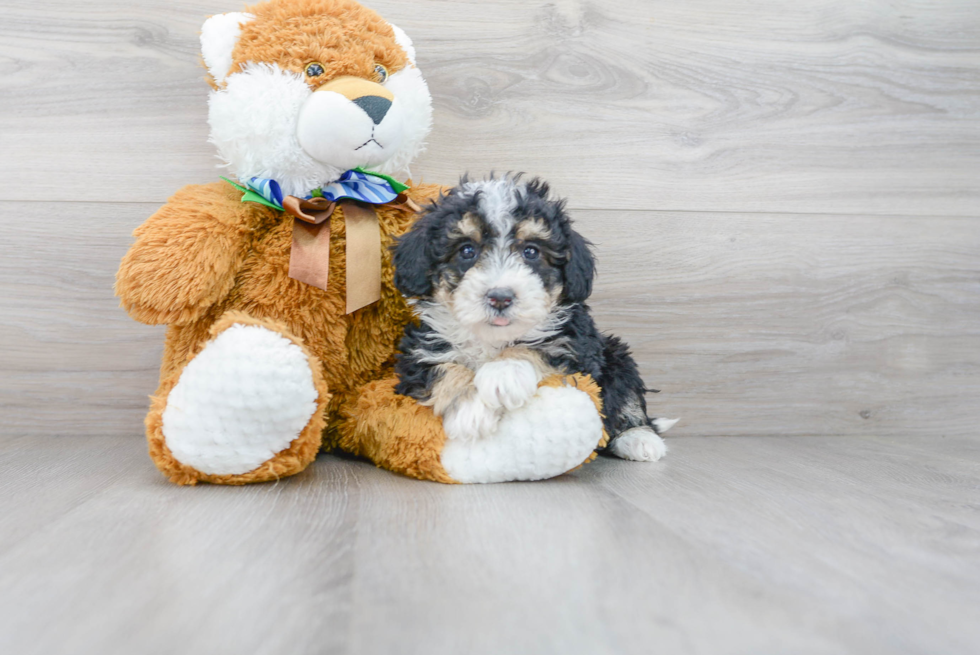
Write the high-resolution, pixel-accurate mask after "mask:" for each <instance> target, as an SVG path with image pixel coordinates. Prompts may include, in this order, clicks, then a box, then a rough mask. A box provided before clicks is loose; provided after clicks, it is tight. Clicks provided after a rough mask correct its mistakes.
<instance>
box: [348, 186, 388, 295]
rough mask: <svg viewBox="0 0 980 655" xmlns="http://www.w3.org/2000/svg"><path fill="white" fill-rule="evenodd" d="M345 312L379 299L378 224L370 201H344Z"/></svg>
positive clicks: (379, 246)
mask: <svg viewBox="0 0 980 655" xmlns="http://www.w3.org/2000/svg"><path fill="white" fill-rule="evenodd" d="M343 208H344V229H345V231H346V232H347V313H348V314H350V313H351V312H355V311H357V310H358V309H360V308H361V307H366V306H367V305H370V304H371V303H373V302H377V301H378V300H381V225H380V223H379V222H378V213H377V212H376V211H375V210H374V207H372V206H371V205H367V204H363V203H359V202H353V201H344V203H343Z"/></svg>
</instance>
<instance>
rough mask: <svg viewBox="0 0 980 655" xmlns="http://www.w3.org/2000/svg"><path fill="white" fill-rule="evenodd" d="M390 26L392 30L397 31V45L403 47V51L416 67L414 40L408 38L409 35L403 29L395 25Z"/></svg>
mask: <svg viewBox="0 0 980 655" xmlns="http://www.w3.org/2000/svg"><path fill="white" fill-rule="evenodd" d="M388 24H389V25H391V29H393V30H394V31H395V43H397V44H398V45H400V46H401V47H402V50H404V51H405V54H406V55H408V60H409V61H410V62H412V65H413V66H414V65H415V46H413V45H412V39H410V38H408V35H407V34H405V30H403V29H402V28H400V27H398V26H397V25H395V24H394V23H388Z"/></svg>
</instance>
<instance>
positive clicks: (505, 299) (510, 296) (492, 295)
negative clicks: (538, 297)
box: [487, 289, 514, 309]
mask: <svg viewBox="0 0 980 655" xmlns="http://www.w3.org/2000/svg"><path fill="white" fill-rule="evenodd" d="M487 302H488V303H490V306H491V307H493V308H494V309H507V308H508V307H510V306H511V305H513V304H514V291H513V290H512V289H490V290H489V291H487Z"/></svg>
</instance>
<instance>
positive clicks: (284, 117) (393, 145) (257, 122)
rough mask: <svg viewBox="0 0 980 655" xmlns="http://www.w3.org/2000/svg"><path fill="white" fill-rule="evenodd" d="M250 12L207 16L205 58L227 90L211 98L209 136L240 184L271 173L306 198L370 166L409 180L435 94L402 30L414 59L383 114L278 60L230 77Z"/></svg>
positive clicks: (391, 84)
mask: <svg viewBox="0 0 980 655" xmlns="http://www.w3.org/2000/svg"><path fill="white" fill-rule="evenodd" d="M247 20H248V16H247V15H246V14H234V15H233V14H223V15H219V16H214V17H212V18H210V19H208V22H207V23H205V26H204V28H203V29H202V33H201V49H202V52H203V53H204V56H205V63H206V64H207V65H208V67H209V70H210V71H211V74H212V77H214V79H215V81H216V82H218V83H219V84H222V86H221V87H220V88H218V89H217V90H214V91H212V92H211V96H210V99H209V101H208V107H209V111H208V124H209V125H210V126H211V135H210V139H209V140H210V142H211V143H213V144H214V145H215V147H216V148H217V150H218V156H219V157H220V158H221V159H222V160H223V161H224V165H225V166H227V167H228V168H229V169H230V172H231V174H232V175H233V176H234V177H237V178H238V179H239V180H243V181H247V180H249V179H251V178H252V177H262V178H272V179H275V180H276V181H278V182H279V185H280V186H281V187H282V190H283V192H284V193H285V194H287V195H296V196H301V197H302V196H304V195H306V194H308V193H309V192H310V191H311V190H312V189H315V188H318V187H320V186H323V185H325V184H328V183H330V182H333V181H335V180H337V179H338V178H339V177H340V175H341V174H342V173H343V172H344V171H346V170H349V169H352V168H356V167H364V168H368V169H371V170H376V171H379V172H381V173H385V174H388V175H392V176H394V177H398V178H401V179H405V178H407V177H409V176H410V171H409V164H410V163H411V162H412V160H413V159H414V158H415V157H417V156H418V155H419V154H420V153H421V152H422V150H423V149H424V141H425V137H426V136H427V135H428V133H429V130H430V129H431V126H432V98H431V95H430V94H429V89H428V87H427V85H426V83H425V80H424V79H423V77H422V74H421V72H420V71H419V69H418V68H416V67H415V65H414V52H415V51H414V48H413V47H412V42H411V40H410V39H409V38H408V36H407V35H405V33H404V32H403V31H401V30H400V29H397V28H394V26H392V27H393V28H394V29H395V37H396V42H397V43H398V44H399V46H400V47H402V48H403V49H404V50H405V52H406V53H407V55H408V56H409V60H410V61H411V62H412V63H410V64H409V65H407V66H406V67H405V68H403V69H402V70H400V71H398V72H396V73H394V74H392V75H390V76H389V77H388V78H387V80H386V81H385V82H384V83H383V86H384V88H385V89H386V91H387V92H388V93H390V94H391V95H393V96H394V97H393V99H392V100H391V105H390V107H388V108H387V111H385V112H384V113H383V115H382V114H380V113H375V115H374V116H372V115H370V114H369V113H368V110H367V109H364V108H362V106H363V103H362V104H358V103H356V102H355V101H352V100H350V99H348V98H347V97H345V96H344V95H341V94H340V93H334V92H332V91H319V92H314V90H313V89H311V88H310V86H309V85H308V84H307V81H306V79H305V78H304V76H303V75H299V74H296V73H292V72H290V71H286V70H283V69H282V68H280V67H279V66H278V65H277V64H276V63H274V62H248V63H246V64H245V65H244V66H243V67H242V70H241V71H239V72H236V73H233V74H231V75H227V76H226V73H227V71H228V68H229V67H230V65H231V60H232V59H231V53H232V50H233V49H234V46H235V42H236V41H237V38H238V35H239V34H240V30H241V27H240V26H241V23H242V22H244V21H247Z"/></svg>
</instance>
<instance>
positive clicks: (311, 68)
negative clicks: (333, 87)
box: [306, 61, 323, 77]
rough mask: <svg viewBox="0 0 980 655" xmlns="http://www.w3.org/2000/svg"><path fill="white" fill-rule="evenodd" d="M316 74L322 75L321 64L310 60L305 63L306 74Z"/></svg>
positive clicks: (312, 75)
mask: <svg viewBox="0 0 980 655" xmlns="http://www.w3.org/2000/svg"><path fill="white" fill-rule="evenodd" d="M317 75H323V64H321V63H320V62H318V61H311V62H310V63H308V64H307V65H306V76H307V77H316V76H317Z"/></svg>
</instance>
